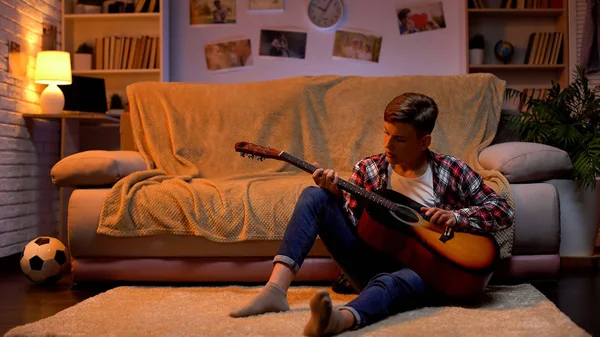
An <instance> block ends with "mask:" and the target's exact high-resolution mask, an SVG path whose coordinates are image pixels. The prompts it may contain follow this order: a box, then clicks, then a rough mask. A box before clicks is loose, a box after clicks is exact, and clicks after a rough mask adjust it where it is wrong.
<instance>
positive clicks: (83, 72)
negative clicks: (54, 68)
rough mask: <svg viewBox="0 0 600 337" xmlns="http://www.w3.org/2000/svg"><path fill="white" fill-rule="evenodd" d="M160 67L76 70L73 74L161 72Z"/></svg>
mask: <svg viewBox="0 0 600 337" xmlns="http://www.w3.org/2000/svg"><path fill="white" fill-rule="evenodd" d="M159 73H160V69H92V70H74V71H73V75H82V76H85V75H132V74H159Z"/></svg>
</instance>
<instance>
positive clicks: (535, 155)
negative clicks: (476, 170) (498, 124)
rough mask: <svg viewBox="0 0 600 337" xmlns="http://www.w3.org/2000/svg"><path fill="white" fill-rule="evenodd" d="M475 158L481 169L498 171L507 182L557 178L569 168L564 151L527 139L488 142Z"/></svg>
mask: <svg viewBox="0 0 600 337" xmlns="http://www.w3.org/2000/svg"><path fill="white" fill-rule="evenodd" d="M479 160H480V163H481V165H482V166H483V167H484V168H485V169H487V170H496V171H500V173H502V174H503V175H504V176H505V177H506V179H507V180H508V181H509V182H510V183H523V182H535V181H543V180H548V179H553V178H560V177H564V176H565V175H566V174H567V173H568V172H569V171H570V170H571V168H572V165H571V160H570V159H569V155H568V153H567V152H565V151H563V150H561V149H558V148H556V147H553V146H549V145H545V144H539V143H530V142H507V143H500V144H495V145H491V146H489V147H487V148H485V149H484V150H483V151H481V153H480V155H479Z"/></svg>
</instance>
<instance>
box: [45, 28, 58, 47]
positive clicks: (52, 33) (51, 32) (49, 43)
mask: <svg viewBox="0 0 600 337" xmlns="http://www.w3.org/2000/svg"><path fill="white" fill-rule="evenodd" d="M56 33H57V30H56V26H55V25H53V24H51V23H49V22H44V23H42V50H56Z"/></svg>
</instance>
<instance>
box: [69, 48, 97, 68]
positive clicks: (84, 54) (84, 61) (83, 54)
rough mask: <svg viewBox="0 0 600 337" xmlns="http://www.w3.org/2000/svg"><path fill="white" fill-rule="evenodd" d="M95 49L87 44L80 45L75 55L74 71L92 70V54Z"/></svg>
mask: <svg viewBox="0 0 600 337" xmlns="http://www.w3.org/2000/svg"><path fill="white" fill-rule="evenodd" d="M93 52H94V48H92V47H91V46H89V45H88V44H87V43H82V44H81V45H79V47H78V48H77V50H76V51H75V54H74V55H73V70H90V69H92V54H93Z"/></svg>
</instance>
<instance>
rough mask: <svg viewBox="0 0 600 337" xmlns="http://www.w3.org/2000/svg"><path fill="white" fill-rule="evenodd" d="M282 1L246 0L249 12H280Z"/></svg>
mask: <svg viewBox="0 0 600 337" xmlns="http://www.w3.org/2000/svg"><path fill="white" fill-rule="evenodd" d="M283 4H284V0H248V9H249V10H251V11H282V10H283Z"/></svg>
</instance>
